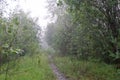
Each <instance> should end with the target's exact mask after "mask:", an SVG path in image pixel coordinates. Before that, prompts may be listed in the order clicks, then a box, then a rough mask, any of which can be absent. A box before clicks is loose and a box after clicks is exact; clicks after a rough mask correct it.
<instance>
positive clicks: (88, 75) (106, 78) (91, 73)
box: [55, 56, 120, 80]
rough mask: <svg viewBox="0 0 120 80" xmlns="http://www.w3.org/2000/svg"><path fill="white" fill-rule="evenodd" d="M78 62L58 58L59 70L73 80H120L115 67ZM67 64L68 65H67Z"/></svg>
mask: <svg viewBox="0 0 120 80" xmlns="http://www.w3.org/2000/svg"><path fill="white" fill-rule="evenodd" d="M94 61H95V62H93V60H91V59H90V60H89V61H85V60H77V59H75V58H74V59H73V58H72V59H71V57H69V56H68V57H56V58H55V63H56V65H57V66H58V68H59V69H60V70H61V71H62V72H63V73H64V74H65V75H66V77H67V78H68V79H72V80H119V79H120V76H119V73H117V72H116V70H115V69H114V67H113V66H111V65H107V64H105V63H100V62H99V63H98V62H97V61H96V60H94ZM66 63H67V64H66Z"/></svg>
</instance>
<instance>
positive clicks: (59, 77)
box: [49, 55, 68, 80]
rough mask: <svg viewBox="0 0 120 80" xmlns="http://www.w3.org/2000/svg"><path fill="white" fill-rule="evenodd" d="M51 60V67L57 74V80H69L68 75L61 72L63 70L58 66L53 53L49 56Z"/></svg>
mask: <svg viewBox="0 0 120 80" xmlns="http://www.w3.org/2000/svg"><path fill="white" fill-rule="evenodd" d="M49 61H50V67H51V69H52V71H53V73H54V74H55V76H56V78H57V80H68V79H66V77H65V76H64V74H63V73H61V72H60V71H59V69H58V68H57V66H56V65H55V64H54V62H53V59H52V56H51V55H50V56H49Z"/></svg>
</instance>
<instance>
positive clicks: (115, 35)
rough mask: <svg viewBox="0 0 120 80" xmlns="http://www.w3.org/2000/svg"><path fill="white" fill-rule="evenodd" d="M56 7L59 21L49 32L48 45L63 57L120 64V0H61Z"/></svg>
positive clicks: (51, 26)
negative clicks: (64, 55) (63, 55)
mask: <svg viewBox="0 0 120 80" xmlns="http://www.w3.org/2000/svg"><path fill="white" fill-rule="evenodd" d="M56 4H57V6H58V7H57V6H56V9H57V10H58V11H57V13H55V15H57V20H56V22H55V23H51V24H49V25H48V27H47V31H46V40H47V42H48V44H49V45H51V46H52V47H53V48H55V49H56V50H58V51H59V53H61V54H67V55H75V56H77V57H78V58H84V59H88V58H90V57H91V58H97V59H100V60H101V61H105V62H107V63H120V1H119V0H59V1H58V2H56ZM61 8H62V9H63V8H64V10H61ZM59 11H62V14H61V12H59ZM55 12H56V11H55Z"/></svg>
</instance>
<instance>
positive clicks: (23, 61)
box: [0, 54, 56, 80]
mask: <svg viewBox="0 0 120 80" xmlns="http://www.w3.org/2000/svg"><path fill="white" fill-rule="evenodd" d="M4 66H5V65H4ZM4 79H5V73H3V74H0V80H4ZM7 80H56V78H55V76H54V75H53V72H52V70H51V69H50V66H49V63H48V60H47V56H46V55H45V54H38V55H35V56H32V57H30V56H24V57H22V58H20V60H18V61H17V63H16V66H15V67H14V68H12V69H10V70H9V72H8V76H7Z"/></svg>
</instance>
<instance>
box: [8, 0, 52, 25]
mask: <svg viewBox="0 0 120 80" xmlns="http://www.w3.org/2000/svg"><path fill="white" fill-rule="evenodd" d="M8 3H9V4H10V5H9V6H10V8H11V9H14V8H15V6H16V5H17V4H19V7H20V8H21V9H23V10H24V11H25V12H30V15H31V16H32V17H38V18H39V21H38V24H39V25H40V26H42V27H45V26H46V25H47V23H48V22H50V19H49V18H46V17H48V16H49V12H48V10H47V7H46V6H47V0H18V1H17V2H13V1H11V0H8Z"/></svg>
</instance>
